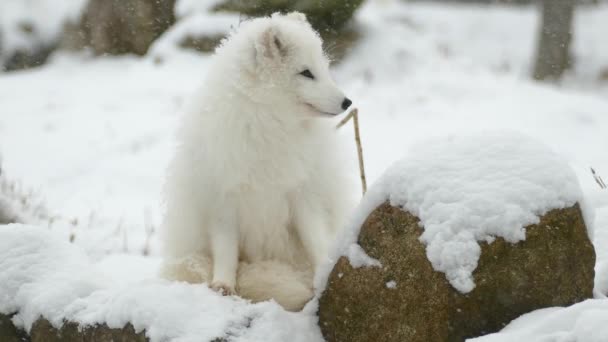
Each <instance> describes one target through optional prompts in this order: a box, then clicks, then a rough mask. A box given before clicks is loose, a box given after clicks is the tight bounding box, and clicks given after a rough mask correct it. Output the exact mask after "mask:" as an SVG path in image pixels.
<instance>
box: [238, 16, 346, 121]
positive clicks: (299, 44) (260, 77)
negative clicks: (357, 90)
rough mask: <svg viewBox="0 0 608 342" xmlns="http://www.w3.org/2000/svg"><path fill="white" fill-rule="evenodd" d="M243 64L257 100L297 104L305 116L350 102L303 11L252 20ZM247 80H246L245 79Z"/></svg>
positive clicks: (341, 108) (338, 109)
mask: <svg viewBox="0 0 608 342" xmlns="http://www.w3.org/2000/svg"><path fill="white" fill-rule="evenodd" d="M249 25H251V27H250V28H248V30H247V31H249V32H248V37H247V38H248V41H249V42H250V45H249V49H250V50H249V53H248V54H247V55H245V56H240V61H241V64H242V68H243V69H245V71H246V74H247V75H248V76H247V77H248V78H249V79H250V80H251V81H252V83H250V84H255V88H256V90H254V91H253V93H252V94H251V96H254V97H256V98H257V99H256V100H258V101H259V102H267V103H271V104H272V103H277V105H281V104H283V105H287V106H289V108H297V109H298V110H297V112H298V113H303V114H304V115H306V116H326V115H329V116H333V115H336V114H340V113H342V112H343V111H344V110H346V109H347V108H348V107H349V106H350V105H351V100H349V99H348V98H347V97H346V96H345V95H344V93H343V92H342V91H341V90H340V89H339V88H338V87H337V86H336V84H335V82H334V81H333V79H332V77H331V75H330V72H329V60H328V58H327V57H326V56H325V54H324V52H323V48H322V41H321V38H320V37H319V35H318V34H317V33H316V32H315V31H314V30H313V29H312V27H311V26H310V24H309V23H308V21H307V20H306V17H305V16H304V14H302V13H298V12H292V13H289V14H286V15H281V14H274V15H272V16H271V17H270V18H261V19H255V20H252V22H250V23H249ZM248 83H249V82H248Z"/></svg>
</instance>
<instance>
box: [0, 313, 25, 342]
mask: <svg viewBox="0 0 608 342" xmlns="http://www.w3.org/2000/svg"><path fill="white" fill-rule="evenodd" d="M27 340H28V339H27V335H26V334H25V332H24V331H21V330H19V329H17V327H15V325H14V324H13V322H12V321H11V315H4V314H1V313H0V341H2V342H21V341H27Z"/></svg>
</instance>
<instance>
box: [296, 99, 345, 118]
mask: <svg viewBox="0 0 608 342" xmlns="http://www.w3.org/2000/svg"><path fill="white" fill-rule="evenodd" d="M304 105H306V106H307V107H308V108H310V109H311V110H312V111H313V112H315V113H318V114H320V115H321V116H336V115H338V114H337V113H330V112H325V111H322V110H320V109H319V108H317V107H315V106H313V105H311V104H310V103H308V102H304Z"/></svg>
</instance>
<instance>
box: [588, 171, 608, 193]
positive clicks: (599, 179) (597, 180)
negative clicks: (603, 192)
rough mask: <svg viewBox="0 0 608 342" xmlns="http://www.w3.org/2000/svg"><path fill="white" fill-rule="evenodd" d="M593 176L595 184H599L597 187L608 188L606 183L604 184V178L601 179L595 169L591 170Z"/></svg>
mask: <svg viewBox="0 0 608 342" xmlns="http://www.w3.org/2000/svg"><path fill="white" fill-rule="evenodd" d="M591 174H592V175H593V179H595V182H596V183H597V185H599V186H600V188H602V189H606V188H608V186H606V183H604V180H603V179H602V177H600V175H598V174H597V173H596V172H595V170H594V169H593V168H591Z"/></svg>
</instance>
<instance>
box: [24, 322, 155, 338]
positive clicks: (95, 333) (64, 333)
mask: <svg viewBox="0 0 608 342" xmlns="http://www.w3.org/2000/svg"><path fill="white" fill-rule="evenodd" d="M30 336H31V341H32V342H145V341H148V339H147V338H146V334H145V332H144V331H140V332H136V331H135V329H134V328H133V326H132V325H131V324H128V325H127V326H125V327H123V328H120V329H113V328H109V327H108V326H107V325H105V324H100V325H95V326H88V327H84V328H79V326H78V324H76V323H65V324H63V326H62V327H61V328H59V329H57V328H55V327H53V326H52V325H51V323H50V322H49V321H47V320H45V319H42V318H41V319H38V320H37V321H36V322H35V323H34V325H33V326H32V330H31V332H30Z"/></svg>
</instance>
